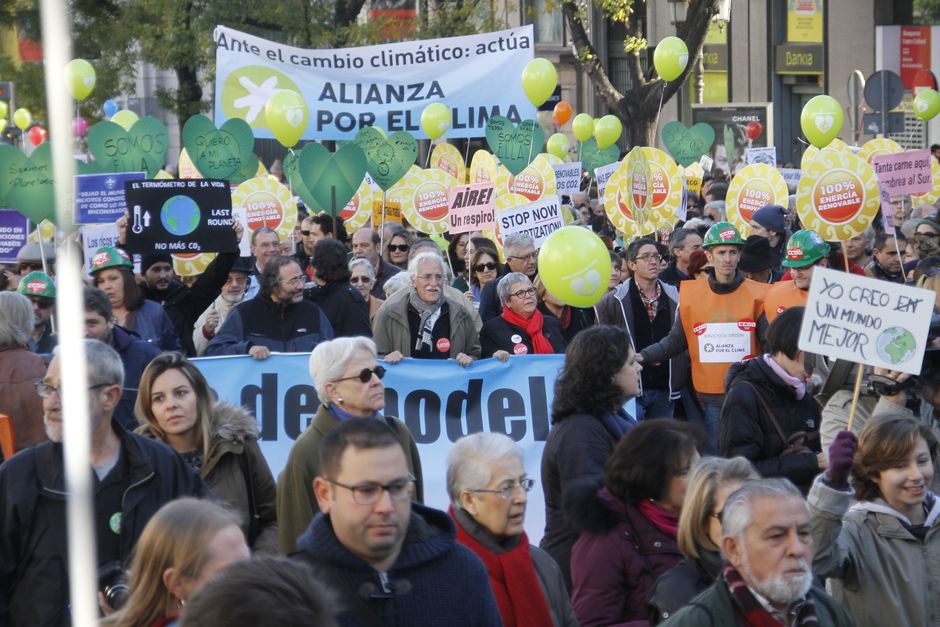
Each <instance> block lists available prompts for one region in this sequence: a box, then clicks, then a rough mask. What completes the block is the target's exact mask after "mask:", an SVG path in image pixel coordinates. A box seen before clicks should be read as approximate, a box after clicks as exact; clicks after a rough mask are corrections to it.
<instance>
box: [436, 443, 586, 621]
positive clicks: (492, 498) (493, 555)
mask: <svg viewBox="0 0 940 627" xmlns="http://www.w3.org/2000/svg"><path fill="white" fill-rule="evenodd" d="M534 484H535V482H534V481H533V480H532V479H529V478H528V477H526V473H525V467H524V465H523V456H522V449H520V448H519V446H517V445H516V443H515V442H513V441H512V439H511V438H509V437H508V436H506V435H503V434H501V433H474V434H472V435H468V436H465V437H463V438H460V439H459V440H457V442H456V444H454V447H453V448H452V449H451V451H450V454H449V455H448V456H447V493H448V496H450V502H451V507H450V514H451V516H452V517H453V518H454V521H455V522H456V523H457V541H458V542H460V543H461V544H463V545H464V546H466V547H467V548H469V549H470V550H471V551H473V552H474V553H476V555H477V557H479V558H480V559H481V560H482V561H483V564H484V565H485V566H486V570H487V573H488V574H489V580H490V587H491V588H492V589H493V594H494V595H495V596H496V603H497V605H499V612H500V615H501V616H502V619H503V623H504V624H506V625H515V626H516V627H530V626H531V627H543V626H552V627H576V626H577V624H578V621H577V619H575V616H574V611H573V610H572V609H571V602H570V601H569V600H568V591H567V589H566V588H565V579H564V576H563V575H562V574H561V569H560V568H558V564H556V563H555V561H554V560H553V559H552V558H551V557H549V555H548V554H547V553H545V552H544V551H542V550H541V549H539V548H537V547H534V546H530V545H529V539H528V537H527V536H526V533H525V528H524V523H525V510H526V503H527V501H528V493H529V490H531V489H532V486H533V485H534Z"/></svg>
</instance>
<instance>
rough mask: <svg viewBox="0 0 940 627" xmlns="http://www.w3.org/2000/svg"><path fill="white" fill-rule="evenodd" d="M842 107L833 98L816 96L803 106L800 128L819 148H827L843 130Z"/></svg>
mask: <svg viewBox="0 0 940 627" xmlns="http://www.w3.org/2000/svg"><path fill="white" fill-rule="evenodd" d="M842 120H843V115H842V105H840V104H839V101H838V100H836V99H835V98H833V97H832V96H826V95H821V96H814V97H813V98H811V99H810V101H809V102H807V103H806V104H805V105H804V106H803V111H802V113H800V128H802V129H803V134H804V135H806V139H808V140H809V141H810V143H811V144H812V145H814V146H816V147H817V148H820V149H822V148H825V147H826V146H828V145H829V142H831V141H832V140H833V139H835V138H836V136H837V135H838V134H839V131H841V130H842Z"/></svg>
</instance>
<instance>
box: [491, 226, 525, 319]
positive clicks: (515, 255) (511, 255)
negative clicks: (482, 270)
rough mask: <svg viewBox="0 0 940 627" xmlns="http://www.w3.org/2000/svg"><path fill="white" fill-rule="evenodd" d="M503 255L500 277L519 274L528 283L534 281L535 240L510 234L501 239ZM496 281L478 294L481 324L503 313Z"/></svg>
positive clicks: (521, 234) (522, 235) (520, 234)
mask: <svg viewBox="0 0 940 627" xmlns="http://www.w3.org/2000/svg"><path fill="white" fill-rule="evenodd" d="M503 254H504V255H505V256H506V265H505V267H504V268H503V271H502V272H500V276H503V275H505V274H507V273H509V272H520V273H522V274H524V275H526V276H527V277H529V280H530V281H533V282H534V281H535V277H536V275H537V274H538V262H537V260H538V251H537V250H536V249H535V240H534V239H532V236H531V235H527V234H525V233H511V234H509V235H507V236H506V237H505V238H504V239H503ZM497 283H498V281H491V282H490V283H489V284H487V286H486V287H484V288H483V291H482V292H481V293H480V318H481V319H482V320H483V322H486V321H487V320H490V319H492V318H496V317H498V316H499V315H500V314H501V313H502V312H503V307H502V304H501V303H500V300H499V295H498V294H497V293H496V284H497Z"/></svg>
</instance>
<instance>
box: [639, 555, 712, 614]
mask: <svg viewBox="0 0 940 627" xmlns="http://www.w3.org/2000/svg"><path fill="white" fill-rule="evenodd" d="M698 551H699V555H700V559H695V558H693V557H685V558H683V559H682V561H681V562H679V563H678V564H676V565H675V566H673V567H672V568H670V569H669V570H667V571H666V572H664V573H663V574H662V575H661V576H660V577H659V579H657V580H656V583H655V584H653V589H652V590H651V591H650V595H649V601H648V603H649V606H650V623H651V624H653V625H658V624H659V623H661V622H663V621H664V620H666V619H668V618H669V617H670V616H672V615H673V614H675V613H676V612H678V611H679V610H681V609H682V608H684V607H685V606H686V605H688V604H689V602H691V601H692V599H694V598H695V597H697V596H698V595H699V594H701V593H702V592H704V591H705V589H706V588H708V586H710V585H712V584H713V583H714V582H715V579H717V578H718V575H720V574H721V566H722V562H721V554H719V553H715V552H713V551H706V550H705V549H703V548H702V547H698Z"/></svg>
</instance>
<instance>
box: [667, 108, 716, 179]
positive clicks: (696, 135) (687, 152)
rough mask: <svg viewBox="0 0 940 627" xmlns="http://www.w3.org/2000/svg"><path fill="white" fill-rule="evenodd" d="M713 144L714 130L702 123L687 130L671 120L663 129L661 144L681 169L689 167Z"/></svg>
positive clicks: (682, 125) (681, 124) (680, 123)
mask: <svg viewBox="0 0 940 627" xmlns="http://www.w3.org/2000/svg"><path fill="white" fill-rule="evenodd" d="M713 143H715V129H713V128H712V127H711V126H710V125H708V124H705V123H704V122H699V123H698V124H696V125H695V126H693V127H692V128H689V127H688V126H686V125H685V124H683V123H682V122H679V121H676V120H673V121H672V122H669V123H668V124H666V126H664V127H663V144H664V145H665V146H666V150H668V151H669V154H671V155H672V158H673V159H675V160H676V163H678V164H679V165H681V166H682V167H683V168H684V167H686V166H690V165H692V164H693V163H695V162H696V161H698V160H699V158H700V157H701V156H702V155H704V154H705V153H706V152H708V150H709V149H710V148H711V147H712V144H713Z"/></svg>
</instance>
